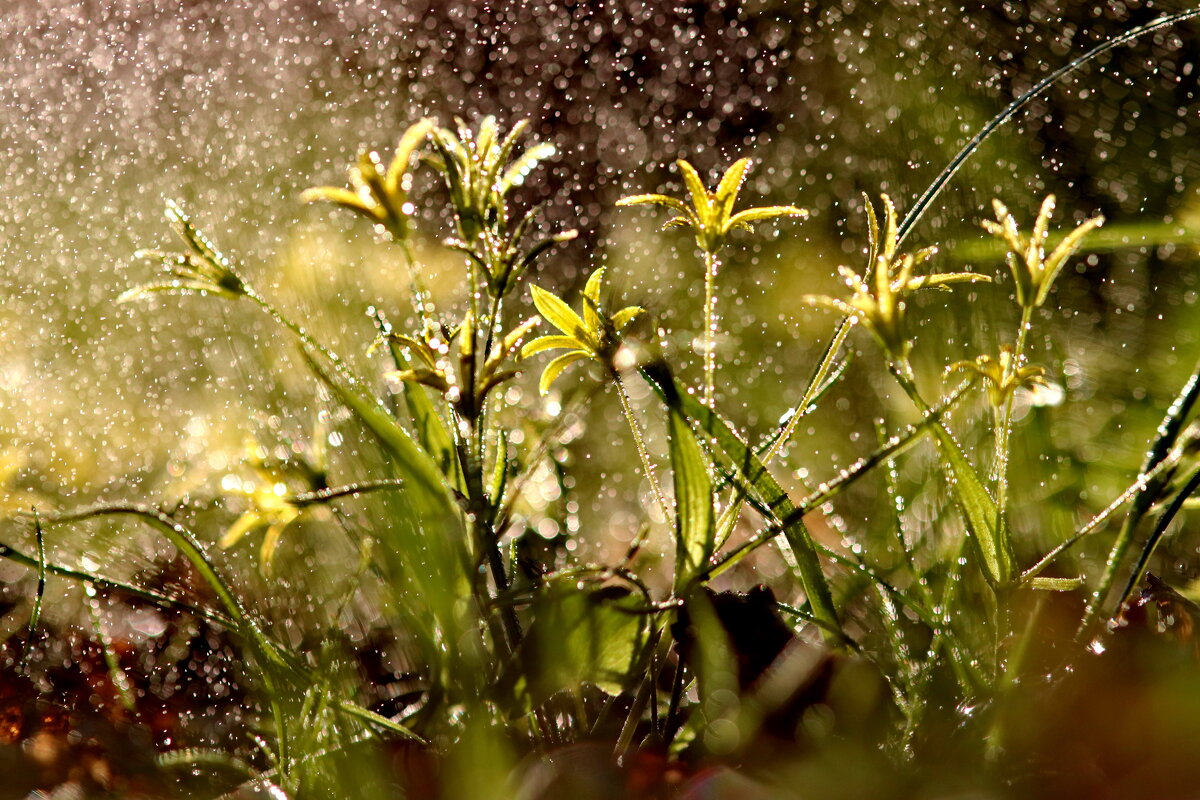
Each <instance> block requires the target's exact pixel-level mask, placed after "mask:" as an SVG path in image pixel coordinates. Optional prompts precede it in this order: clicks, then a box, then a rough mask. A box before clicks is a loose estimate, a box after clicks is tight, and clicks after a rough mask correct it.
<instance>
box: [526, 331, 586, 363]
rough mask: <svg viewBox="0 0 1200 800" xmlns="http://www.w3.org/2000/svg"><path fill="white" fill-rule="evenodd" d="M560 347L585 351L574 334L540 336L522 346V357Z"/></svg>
mask: <svg viewBox="0 0 1200 800" xmlns="http://www.w3.org/2000/svg"><path fill="white" fill-rule="evenodd" d="M559 349H567V350H579V351H581V352H582V351H584V348H583V347H582V344H581V342H580V341H579V340H578V339H576V338H575V337H574V336H539V337H538V338H536V339H534V340H533V341H532V342H529V343H528V344H526V345H525V346H524V347H522V348H521V358H523V359H525V358H529V357H530V356H535V355H537V354H538V353H544V352H546V351H547V350H559Z"/></svg>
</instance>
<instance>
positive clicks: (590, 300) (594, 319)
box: [583, 267, 605, 337]
mask: <svg viewBox="0 0 1200 800" xmlns="http://www.w3.org/2000/svg"><path fill="white" fill-rule="evenodd" d="M604 270H605V268H604V267H600V268H599V269H597V270H596V271H595V272H593V273H592V275H591V277H589V278H588V280H587V284H586V285H585V286H584V287H583V321H584V324H586V325H587V328H588V330H589V331H591V332H592V333H593V334H595V335H596V336H597V337H598V336H599V335H600V332H601V330H603V327H604V324H603V322H602V321H601V319H600V288H601V287H602V286H603V285H604Z"/></svg>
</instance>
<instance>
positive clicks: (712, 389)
mask: <svg viewBox="0 0 1200 800" xmlns="http://www.w3.org/2000/svg"><path fill="white" fill-rule="evenodd" d="M720 267H721V262H720V260H719V259H718V258H717V254H716V252H709V251H707V250H706V251H705V252H704V339H703V345H702V346H703V347H704V405H705V406H706V407H707V408H709V409H712V408H715V406H714V405H713V404H714V403H715V402H716V401H715V397H714V395H715V394H716V371H717V271H718V270H719V269H720Z"/></svg>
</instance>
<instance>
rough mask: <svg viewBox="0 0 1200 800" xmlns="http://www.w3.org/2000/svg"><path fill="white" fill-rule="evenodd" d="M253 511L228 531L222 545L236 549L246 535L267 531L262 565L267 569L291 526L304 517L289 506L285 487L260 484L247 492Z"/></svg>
mask: <svg viewBox="0 0 1200 800" xmlns="http://www.w3.org/2000/svg"><path fill="white" fill-rule="evenodd" d="M242 494H243V495H245V497H246V500H247V503H248V505H249V508H248V509H247V510H246V511H245V512H243V513H242V515H241V516H240V517H238V518H237V520H236V521H235V522H234V523H233V524H232V525H230V526H229V528H228V530H226V531H225V535H224V536H222V537H221V540H220V542H219V545H220V546H221V547H222V548H228V547H233V546H234V545H235V544H237V543H238V542H239V541H241V539H242V537H244V536H245V535H246V534H248V533H251V532H253V531H256V530H258V529H260V528H264V527H265V528H266V529H267V533H266V535H265V536H264V537H263V542H262V548H261V549H260V550H259V561H260V563H261V564H262V565H263V568H264V569H266V568H268V567H269V565H270V563H271V559H272V558H274V557H275V550H276V548H277V547H278V546H279V539H280V537H281V536H282V535H283V531H284V529H285V528H287V526H288V525H291V524H292V522H294V521H295V519H296V518H297V517H298V516H300V509H299V508H297V507H296V506H294V505H292V504H291V503H290V502H288V499H287V497H288V494H287V488H286V486H284V484H282V483H270V482H266V481H263V482H260V483H256V484H255V485H254V487H253V488H252V489H250V490H248V491H247V490H243V492H242Z"/></svg>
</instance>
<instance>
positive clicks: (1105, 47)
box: [898, 8, 1200, 243]
mask: <svg viewBox="0 0 1200 800" xmlns="http://www.w3.org/2000/svg"><path fill="white" fill-rule="evenodd" d="M1197 16H1200V8H1193V9H1190V10H1188V11H1181V12H1179V13H1178V14H1170V15H1168V16H1165V17H1160V18H1159V19H1156V20H1154V21H1153V22H1149V23H1147V24H1145V25H1140V26H1138V27H1136V28H1133V29H1132V30H1128V31H1126V32H1125V33H1123V34H1121V35H1120V36H1117V37H1114V38H1112V39H1109V40H1108V41H1107V42H1104V43H1103V44H1100V45H1097V46H1096V47H1094V48H1092V49H1091V50H1089V51H1088V52H1086V53H1084V54H1083V55H1081V56H1080V57H1079V58H1076V59H1075V60H1073V61H1071V62H1070V63H1069V64H1066V65H1065V66H1062V67H1059V68H1058V69H1056V70H1054V72H1051V73H1050V74H1049V75H1047V76H1046V77H1044V78H1042V79H1041V80H1040V81H1038V82H1037V83H1036V84H1034V85H1033V87H1032V88H1031V89H1030V90H1029V91H1027V92H1025V94H1023V95H1021V96H1020V97H1018V98H1017V99H1016V100H1014V101H1012V102H1011V103H1009V104H1008V105H1007V106H1006V107H1005V108H1004V110H1003V111H1001V112H1000V113H999V114H997V115H996V116H995V117H993V118H992V119H991V120H990V121H989V122H988V123H987V124H986V125H984V126H983V127H982V128H980V129H979V132H978V133H976V134H975V135H974V136H972V137H971V139H970V141H968V142H967V143H966V144H965V145H963V147H962V149H961V150H959V151H958V154H957V155H955V156H954V158H953V159H951V161H950V163H949V164H947V165H946V168H945V169H944V170H942V172H941V174H940V175H938V176H937V178H935V179H934V181H933V183H931V184H930V185H929V188H927V189H926V190H925V191H924V193H922V194H921V196H920V198H918V200H917V202H916V203H914V204H913V207H912V208H911V209H910V210H909V212H908V214H907V215H905V217H904V221H903V222H902V223H901V225H900V237H899V240H898V243H902V242H903V241H904V240H905V238H907V237H908V234H909V233H911V232H912V229H913V227H914V226H915V225H916V224H917V223H918V222H919V221H920V220H921V217H923V216H925V212H926V211H928V210H929V206H930V205H931V204H932V203H933V201H934V200H936V199H937V197H938V195H939V194H941V192H942V189H944V188H946V184H948V183H949V182H950V179H951V178H953V177H954V176H955V175H956V174H957V173H958V171H959V170H960V169H962V166H963V164H965V163H966V161H967V159H969V158H970V157H971V156H972V155H974V154H975V151H976V150H978V149H979V146H980V145H982V144H983V143H984V141H985V140H986V139H987V138H988V137H989V136H991V135H992V134H993V133H995V132H996V130H997V129H998V128H1000V127H1001V126H1002V125H1004V124H1005V123H1007V122H1008V121H1009V120H1011V119H1012V118H1013V117H1015V116H1016V115H1017V112H1018V111H1020V110H1021V109H1022V108H1024V107H1025V106H1026V105H1027V104H1028V103H1029V102H1030V101H1031V100H1033V99H1034V98H1035V97H1037V96H1038V95H1040V94H1042V93H1043V92H1045V91H1046V90H1047V89H1049V88H1050V87H1051V86H1053V85H1054V84H1056V83H1058V82H1059V81H1061V80H1062V79H1063V78H1065V77H1067V76H1068V75H1070V74H1071V73H1072V72H1075V71H1076V70H1077V69H1079V68H1080V67H1082V66H1084V65H1085V64H1087V63H1088V62H1090V61H1093V60H1095V59H1096V58H1097V57H1099V56H1102V55H1104V54H1105V53H1107V52H1108V51H1109V50H1113V49H1115V48H1117V47H1120V46H1121V45H1123V44H1128V43H1129V42H1132V41H1134V40H1135V39H1139V38H1141V37H1142V36H1145V35H1146V34H1148V33H1153V32H1154V31H1157V30H1161V29H1163V28H1168V27H1171V26H1172V25H1176V24H1178V23H1180V22H1183V21H1185V20H1189V19H1192V18H1193V17H1197Z"/></svg>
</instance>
